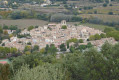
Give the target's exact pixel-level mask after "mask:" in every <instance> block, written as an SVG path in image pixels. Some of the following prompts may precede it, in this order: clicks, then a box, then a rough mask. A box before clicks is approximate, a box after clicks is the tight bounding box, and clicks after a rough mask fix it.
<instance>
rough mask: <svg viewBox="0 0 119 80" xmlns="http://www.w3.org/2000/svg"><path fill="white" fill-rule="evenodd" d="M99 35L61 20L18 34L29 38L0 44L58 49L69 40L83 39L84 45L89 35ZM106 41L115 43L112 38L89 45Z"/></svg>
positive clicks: (13, 39)
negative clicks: (64, 27) (28, 35)
mask: <svg viewBox="0 0 119 80" xmlns="http://www.w3.org/2000/svg"><path fill="white" fill-rule="evenodd" d="M62 26H66V27H67V28H66V29H62ZM101 33H103V32H102V31H100V30H96V29H94V28H90V27H87V26H82V25H79V26H74V25H67V24H66V21H65V20H63V21H61V23H59V24H56V23H50V24H48V25H44V26H43V27H40V26H39V27H38V28H34V29H32V30H30V31H28V30H27V29H24V30H23V31H22V32H21V33H20V34H21V35H24V34H30V37H26V38H18V37H17V36H16V37H11V38H10V40H8V39H6V40H3V41H2V43H4V44H5V46H6V47H16V48H17V49H19V50H23V49H24V48H25V46H26V45H27V43H29V42H30V43H31V45H32V46H34V45H38V46H39V48H40V49H42V48H44V47H45V46H46V45H47V44H49V45H50V44H55V46H56V47H57V48H58V47H59V46H60V45H61V44H62V43H65V42H66V41H67V40H69V39H71V38H77V39H83V41H84V44H85V43H88V41H87V39H88V38H89V36H90V35H95V34H101ZM106 40H107V41H113V42H114V41H115V40H114V39H113V38H106V39H103V40H99V41H98V40H96V41H92V42H91V43H92V44H94V45H95V46H100V45H101V44H103V43H104V42H105V41H106ZM2 43H1V44H2Z"/></svg>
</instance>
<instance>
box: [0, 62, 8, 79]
mask: <svg viewBox="0 0 119 80" xmlns="http://www.w3.org/2000/svg"><path fill="white" fill-rule="evenodd" d="M9 75H10V66H9V64H4V65H2V64H0V80H9Z"/></svg>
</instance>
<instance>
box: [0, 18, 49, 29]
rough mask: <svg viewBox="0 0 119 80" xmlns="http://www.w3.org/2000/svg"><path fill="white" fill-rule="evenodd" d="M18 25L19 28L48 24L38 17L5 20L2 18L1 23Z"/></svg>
mask: <svg viewBox="0 0 119 80" xmlns="http://www.w3.org/2000/svg"><path fill="white" fill-rule="evenodd" d="M4 24H5V25H17V26H18V27H19V28H27V27H29V26H31V25H32V26H36V25H38V26H43V25H45V24H48V22H46V21H42V20H36V19H18V20H3V19H0V25H4Z"/></svg>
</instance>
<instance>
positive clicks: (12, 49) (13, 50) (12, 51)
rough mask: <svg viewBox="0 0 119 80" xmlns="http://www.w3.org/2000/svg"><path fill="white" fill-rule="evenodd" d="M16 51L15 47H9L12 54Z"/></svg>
mask: <svg viewBox="0 0 119 80" xmlns="http://www.w3.org/2000/svg"><path fill="white" fill-rule="evenodd" d="M17 51H18V50H17V49H16V48H11V49H10V52H11V53H13V54H15V53H17Z"/></svg>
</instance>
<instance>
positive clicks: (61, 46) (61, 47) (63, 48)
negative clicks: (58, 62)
mask: <svg viewBox="0 0 119 80" xmlns="http://www.w3.org/2000/svg"><path fill="white" fill-rule="evenodd" d="M60 51H66V46H65V44H64V43H63V44H61V45H60Z"/></svg>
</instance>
